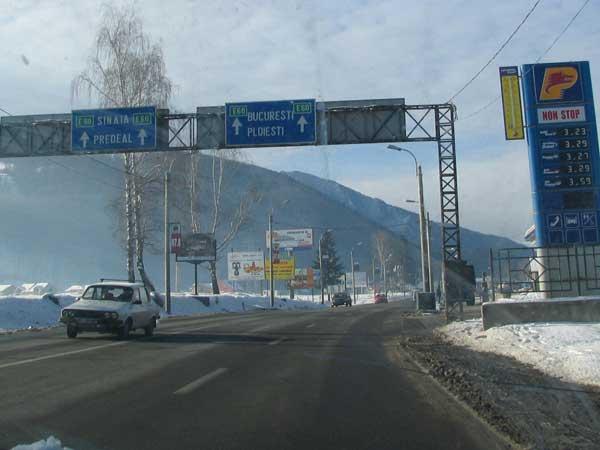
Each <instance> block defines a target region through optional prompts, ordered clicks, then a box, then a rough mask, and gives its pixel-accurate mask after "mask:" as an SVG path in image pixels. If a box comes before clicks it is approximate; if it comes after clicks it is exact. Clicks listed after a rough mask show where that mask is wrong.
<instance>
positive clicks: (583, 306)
mask: <svg viewBox="0 0 600 450" xmlns="http://www.w3.org/2000/svg"><path fill="white" fill-rule="evenodd" d="M481 317H482V319H483V329H484V330H487V329H488V328H492V327H499V326H502V325H511V324H516V323H528V322H600V297H598V298H585V299H577V298H574V299H570V300H566V299H564V300H560V299H554V300H542V301H533V302H518V301H515V302H497V303H484V304H482V305H481Z"/></svg>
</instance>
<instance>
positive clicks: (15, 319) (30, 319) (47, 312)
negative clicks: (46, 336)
mask: <svg viewBox="0 0 600 450" xmlns="http://www.w3.org/2000/svg"><path fill="white" fill-rule="evenodd" d="M52 298H53V299H54V300H56V302H57V303H58V304H57V303H55V302H54V301H53V300H52ZM52 298H50V297H48V296H40V295H18V296H6V297H0V333H7V332H12V331H15V330H23V329H39V328H47V327H53V326H57V325H58V323H59V322H58V319H59V316H60V310H61V309H62V308H64V307H65V306H68V305H70V304H72V303H73V302H75V300H76V297H75V296H73V295H68V294H59V295H55V296H53V297H52ZM171 299H172V308H171V315H172V316H189V315H194V314H214V313H220V312H236V313H241V312H246V311H255V310H259V309H270V302H269V297H264V296H256V295H249V294H242V293H238V294H223V295H207V296H202V295H198V296H193V295H188V294H186V295H180V294H179V295H173V296H172V297H171ZM327 306H328V305H321V304H320V303H313V302H309V301H303V300H287V301H286V300H284V299H282V298H276V299H275V308H276V309H282V310H283V309H284V310H299V309H301V310H305V309H318V308H324V307H327ZM162 315H166V314H165V313H164V312H163V313H162Z"/></svg>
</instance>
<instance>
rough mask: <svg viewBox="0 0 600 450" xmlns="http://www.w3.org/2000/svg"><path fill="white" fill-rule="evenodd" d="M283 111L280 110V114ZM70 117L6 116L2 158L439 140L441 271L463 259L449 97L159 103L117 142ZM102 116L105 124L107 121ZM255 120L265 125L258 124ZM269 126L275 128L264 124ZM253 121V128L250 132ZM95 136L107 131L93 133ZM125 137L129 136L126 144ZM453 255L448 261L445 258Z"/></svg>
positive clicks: (1, 122) (0, 126)
mask: <svg viewBox="0 0 600 450" xmlns="http://www.w3.org/2000/svg"><path fill="white" fill-rule="evenodd" d="M280 102H283V103H281V104H280ZM243 105H246V108H245V109H244V108H238V109H235V110H231V111H227V108H226V106H227V107H230V106H231V107H234V106H235V107H240V106H243ZM281 106H283V109H282V108H281ZM277 107H279V108H280V109H277ZM290 108H291V109H290ZM278 110H279V111H280V113H279V116H278V115H277V113H276V111H278ZM274 111H275V112H274ZM290 111H291V115H290ZM232 112H233V114H231V113H232ZM251 112H252V113H253V114H252V116H251V118H252V119H257V120H256V121H255V120H252V121H250V120H249V119H250V115H249V114H250V113H251ZM254 113H256V115H254ZM102 114H103V113H102V112H99V113H98V115H97V116H94V117H96V120H97V121H98V120H99V119H97V117H100V116H101V115H102ZM133 114H134V113H132V114H131V115H130V114H129V113H127V114H126V116H127V118H128V121H129V119H130V118H131V119H133V124H134V126H136V125H135V119H134V118H133ZM80 115H82V116H85V113H82V114H79V112H78V111H76V112H74V115H73V116H74V117H76V119H75V121H77V120H78V119H77V118H79V117H80ZM88 115H89V114H88ZM73 116H72V114H48V115H29V116H10V117H2V118H1V119H0V158H10V157H26V156H58V155H80V154H86V153H92V154H97V153H128V152H131V151H173V150H202V149H220V148H226V147H228V146H234V147H240V146H242V147H260V146H281V145H344V144H373V143H381V144H387V143H393V142H436V143H437V148H438V164H439V188H440V209H441V223H442V257H443V261H444V273H446V271H448V270H450V271H455V270H454V269H452V267H455V266H456V265H457V264H458V265H460V264H462V259H461V244H460V221H459V205H458V182H457V170H456V149H455V148H456V140H455V133H454V120H455V107H454V105H452V104H449V103H443V104H430V105H406V104H405V102H404V99H402V98H389V99H368V100H348V101H332V102H314V101H313V100H300V101H297V100H292V101H287V100H286V101H276V102H267V103H266V104H265V102H248V103H229V104H227V105H222V106H209V107H199V108H197V110H196V112H194V113H184V114H171V113H170V112H169V111H168V110H166V109H162V110H161V109H156V113H155V117H154V119H155V123H156V128H155V133H154V134H153V135H152V133H150V130H149V129H145V133H147V135H146V136H143V134H144V133H140V132H141V130H142V128H133V129H132V130H131V131H130V132H125V133H123V134H124V135H127V137H126V138H125V137H124V136H122V137H121V140H122V144H118V143H117V142H116V141H118V139H119V138H117V137H114V138H113V137H109V138H108V140H107V138H106V136H107V135H110V136H113V135H114V134H118V133H119V132H120V131H121V132H122V131H123V129H122V128H118V127H117V128H111V129H110V130H107V131H108V132H104V133H102V132H100V133H98V134H96V133H94V137H92V135H91V134H90V132H91V129H90V131H88V130H86V129H85V127H83V128H82V127H77V125H78V124H77V122H75V128H80V129H79V130H78V131H73V127H72V120H73ZM236 119H237V122H236ZM302 119H304V120H302ZM123 122H125V121H124V120H123ZM144 122H145V119H144ZM251 122H252V123H251ZM304 122H306V123H304ZM86 123H88V119H85V120H83V122H81V123H80V125H81V124H83V125H86ZM90 123H91V122H90ZM96 123H99V122H96ZM102 123H103V124H104V120H103V121H102ZM256 125H258V128H262V130H259V129H258V128H257V126H256ZM144 126H145V123H144ZM111 127H112V126H111ZM265 127H267V128H268V127H271V129H270V130H268V131H265ZM273 127H283V131H282V129H281V128H277V129H276V130H275V131H273ZM250 128H252V129H253V130H252V131H249V130H250ZM136 130H137V131H136ZM236 131H237V135H236ZM84 132H85V133H86V135H87V138H86V136H84ZM96 135H98V136H101V135H104V136H105V137H104V138H103V139H102V138H100V137H97V138H96V137H95V136H96ZM151 135H152V136H151ZM72 140H73V141H74V142H73V145H72V144H71V141H72ZM125 140H126V141H127V143H126V144H123V142H124V141H125ZM142 141H143V142H142ZM84 142H85V147H84ZM107 142H108V143H107ZM129 142H131V144H130V143H129ZM152 144H154V145H152ZM113 145H115V146H113ZM119 145H121V146H119ZM448 262H450V263H451V264H447V263H448ZM444 277H445V280H446V283H448V280H449V279H451V277H449V276H446V275H444ZM446 291H448V290H446ZM463 300H464V298H463V299H461V298H449V299H447V301H448V302H449V303H453V302H456V301H458V302H460V301H463Z"/></svg>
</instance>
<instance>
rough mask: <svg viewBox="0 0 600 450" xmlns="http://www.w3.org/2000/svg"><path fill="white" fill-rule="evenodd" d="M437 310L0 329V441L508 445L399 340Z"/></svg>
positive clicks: (384, 308)
mask: <svg viewBox="0 0 600 450" xmlns="http://www.w3.org/2000/svg"><path fill="white" fill-rule="evenodd" d="M437 320H439V318H437V317H435V316H428V317H420V318H419V317H411V316H409V315H407V313H406V308H405V307H403V305H401V304H399V303H396V304H394V303H390V304H388V305H366V306H358V307H353V308H337V309H327V310H322V311H316V312H315V311H307V312H292V311H287V312H285V311H266V312H259V313H249V314H224V315H214V316H203V317H187V318H176V319H170V320H167V321H163V322H161V324H160V326H159V329H158V330H157V334H156V335H155V336H154V337H152V338H145V337H142V336H141V334H140V335H139V336H135V337H133V338H132V339H130V340H128V341H117V340H115V339H114V338H112V337H110V336H105V335H95V334H91V333H90V334H83V335H81V336H80V337H78V338H77V339H76V340H72V339H67V338H66V336H65V330H64V328H57V329H52V330H47V331H41V332H22V333H15V334H12V335H6V336H0V448H11V447H12V446H14V445H16V444H18V443H30V442H34V441H37V440H39V439H42V438H47V437H48V436H51V435H52V436H55V437H57V438H58V439H60V440H61V441H62V443H63V445H66V446H69V447H70V448H73V449H77V450H80V449H81V450H82V449H148V450H150V449H169V450H171V449H201V448H205V449H261V450H264V449H277V450H283V449H321V448H327V449H329V448H331V449H338V450H339V449H438V448H443V449H452V448H456V449H495V448H506V445H505V443H504V441H503V440H502V439H501V438H500V437H498V436H497V435H496V434H495V433H494V432H493V431H492V430H491V429H490V428H489V427H487V426H486V425H484V424H483V423H482V422H480V421H479V420H478V419H477V418H476V417H474V416H473V415H472V414H471V413H470V412H469V411H468V410H467V409H465V408H464V407H463V406H461V405H460V404H459V403H458V402H456V401H455V400H454V399H453V397H451V396H450V395H448V394H447V393H446V392H445V391H444V390H442V389H441V388H440V387H439V386H438V385H437V384H436V383H435V382H434V381H432V380H431V379H430V378H429V377H428V376H427V375H424V374H423V373H422V372H421V370H420V369H419V368H418V367H417V366H415V365H414V363H413V362H412V361H411V360H410V358H409V357H408V355H406V354H405V353H404V352H403V350H402V348H401V347H399V346H398V345H397V342H398V339H399V336H403V335H406V334H416V335H418V334H419V333H424V332H427V330H428V329H429V328H431V327H432V326H434V324H435V323H436V321H437Z"/></svg>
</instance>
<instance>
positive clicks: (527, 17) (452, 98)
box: [447, 0, 542, 103]
mask: <svg viewBox="0 0 600 450" xmlns="http://www.w3.org/2000/svg"><path fill="white" fill-rule="evenodd" d="M541 1H542V0H536V2H535V3H534V4H533V6H532V7H531V9H530V10H529V12H527V14H525V17H523V19H522V20H521V23H519V25H517V28H515V29H514V30H513V32H512V33H511V34H510V36H508V39H506V40H505V41H504V43H503V44H502V45H501V46H500V48H499V49H498V50H496V53H494V54H493V55H492V57H491V58H490V59H489V60H488V62H487V63H485V64H484V65H483V67H482V68H481V69H479V71H478V72H477V73H476V74H475V75H473V77H472V78H471V79H470V80H469V81H467V83H466V84H465V85H464V86H463V87H462V88H460V89H459V90H458V92H457V93H456V94H454V95H453V96H452V97H450V100H448V102H447V103H450V102H452V100H454V99H455V98H456V97H458V96H459V95H460V94H461V93H462V92H463V91H464V90H465V89H466V88H467V87H469V85H470V84H471V83H473V81H475V80H476V79H477V77H479V75H481V73H482V72H483V71H484V70H485V69H486V68H487V67H488V66H489V65H490V64H491V63H492V62H493V61H494V60H495V59H496V57H497V56H498V55H499V54H500V53H501V52H502V50H504V48H505V47H506V46H507V45H508V43H509V42H510V41H511V40H512V38H513V37H514V36H515V35H516V34H517V33H518V31H519V30H520V29H521V27H522V26H523V24H524V23H525V22H527V19H529V16H531V14H532V13H533V11H535V9H536V8H537V6H538V5H539V3H540V2H541Z"/></svg>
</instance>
